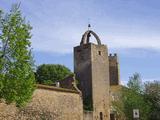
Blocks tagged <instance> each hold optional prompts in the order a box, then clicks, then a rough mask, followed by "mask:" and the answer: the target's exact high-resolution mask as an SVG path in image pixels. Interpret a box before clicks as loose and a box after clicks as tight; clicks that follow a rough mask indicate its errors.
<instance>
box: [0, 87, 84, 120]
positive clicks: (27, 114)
mask: <svg viewBox="0 0 160 120" xmlns="http://www.w3.org/2000/svg"><path fill="white" fill-rule="evenodd" d="M0 120H83V105H82V99H81V94H80V93H79V92H77V91H73V90H68V89H62V88H56V87H49V86H44V85H38V88H37V89H36V90H35V92H34V94H33V98H32V100H31V102H30V103H29V104H28V105H27V106H26V107H25V108H21V109H18V108H16V107H15V105H14V104H13V105H7V104H5V103H0Z"/></svg>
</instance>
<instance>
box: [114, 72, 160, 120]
mask: <svg viewBox="0 0 160 120" xmlns="http://www.w3.org/2000/svg"><path fill="white" fill-rule="evenodd" d="M113 106H114V109H115V110H116V111H118V113H117V114H119V113H120V116H119V117H120V118H121V119H126V120H132V119H133V109H139V112H140V119H139V120H160V82H159V81H154V82H147V83H145V84H144V85H143V84H142V81H141V77H140V75H139V74H138V73H135V74H133V76H132V77H130V79H129V82H128V84H127V87H123V88H122V94H121V95H120V98H119V100H117V101H113Z"/></svg>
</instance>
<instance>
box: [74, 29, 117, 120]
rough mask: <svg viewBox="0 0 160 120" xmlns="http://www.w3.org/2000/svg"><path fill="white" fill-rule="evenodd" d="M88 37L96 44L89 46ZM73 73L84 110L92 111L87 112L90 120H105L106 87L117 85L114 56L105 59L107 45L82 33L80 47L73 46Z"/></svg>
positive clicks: (107, 91)
mask: <svg viewBox="0 0 160 120" xmlns="http://www.w3.org/2000/svg"><path fill="white" fill-rule="evenodd" d="M91 35H93V36H94V37H95V39H96V41H97V44H94V43H90V36H91ZM74 73H75V76H76V79H77V80H78V81H79V86H78V87H79V89H80V90H81V91H82V96H83V105H84V109H86V110H90V111H92V112H89V113H90V116H92V119H93V120H109V119H110V106H109V104H110V97H109V96H110V86H112V85H119V68H118V60H117V55H116V54H114V55H113V56H112V54H110V55H109V56H108V48H107V46H106V45H103V44H102V43H101V40H100V39H99V37H98V35H97V34H96V33H95V32H93V31H92V30H88V31H86V32H85V33H84V34H83V36H82V39H81V43H80V45H79V46H77V47H74ZM85 107H86V108H85ZM86 114H87V113H86Z"/></svg>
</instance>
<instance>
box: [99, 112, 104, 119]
mask: <svg viewBox="0 0 160 120" xmlns="http://www.w3.org/2000/svg"><path fill="white" fill-rule="evenodd" d="M99 115H100V120H103V113H102V112H100V113H99Z"/></svg>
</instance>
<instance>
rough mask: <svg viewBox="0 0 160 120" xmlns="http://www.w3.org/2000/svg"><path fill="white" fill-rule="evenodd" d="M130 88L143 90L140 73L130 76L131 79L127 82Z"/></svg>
mask: <svg viewBox="0 0 160 120" xmlns="http://www.w3.org/2000/svg"><path fill="white" fill-rule="evenodd" d="M127 86H128V88H130V89H132V90H134V91H137V92H141V91H142V80H141V76H140V74H138V73H134V74H133V76H131V77H129V81H128V83H127Z"/></svg>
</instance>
